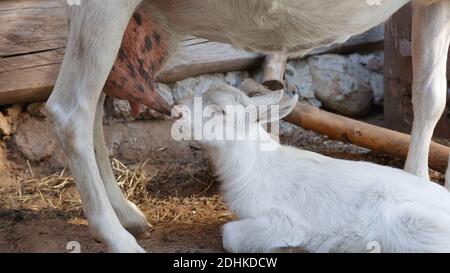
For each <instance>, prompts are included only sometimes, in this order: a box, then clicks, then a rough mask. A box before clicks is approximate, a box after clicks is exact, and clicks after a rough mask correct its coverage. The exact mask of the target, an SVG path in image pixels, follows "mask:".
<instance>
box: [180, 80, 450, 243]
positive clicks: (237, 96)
mask: <svg viewBox="0 0 450 273" xmlns="http://www.w3.org/2000/svg"><path fill="white" fill-rule="evenodd" d="M202 100H203V107H204V108H205V109H206V108H208V111H205V112H208V113H210V115H209V118H203V120H202V118H199V117H195V115H202V113H201V112H198V111H197V112H193V111H194V108H193V104H190V108H191V109H190V110H191V112H192V113H193V114H192V115H187V114H185V115H183V118H182V121H180V122H181V123H182V124H184V126H185V128H194V126H200V127H201V126H203V128H204V130H203V133H205V132H206V129H207V128H205V127H206V124H209V126H208V128H214V130H218V131H219V132H229V131H230V129H234V130H235V131H236V136H239V137H241V138H242V137H243V136H247V137H246V138H245V139H243V140H242V139H241V140H238V139H237V140H230V139H227V140H223V139H222V140H221V139H216V140H214V139H209V140H208V141H200V143H202V144H203V145H205V147H206V148H207V150H208V151H209V152H210V154H211V161H212V162H213V164H214V166H215V168H216V170H217V173H218V175H219V178H220V179H221V180H222V183H223V185H222V189H223V194H224V196H225V201H226V203H227V205H228V206H229V208H230V210H231V211H232V212H233V213H235V214H236V215H237V216H238V218H239V221H236V222H231V223H228V224H226V225H225V226H224V227H223V245H224V248H225V249H226V250H227V251H230V252H269V251H273V250H275V249H277V248H282V247H288V246H290V247H300V248H302V249H304V250H306V251H309V252H368V251H369V249H368V245H369V243H371V242H373V241H376V242H378V243H379V244H380V246H381V251H383V252H450V193H449V192H448V191H447V190H446V189H445V188H444V187H441V186H439V185H437V184H434V183H429V182H428V181H427V180H426V179H423V178H419V177H417V176H414V175H411V174H409V173H406V172H405V171H403V170H398V169H393V168H390V167H384V166H379V165H376V164H372V163H366V162H352V161H346V160H337V159H333V158H329V157H325V156H322V155H319V154H316V153H312V152H308V151H303V150H299V149H296V148H293V147H289V146H283V145H280V144H278V143H277V142H275V141H272V142H271V147H270V149H268V147H267V139H270V138H269V136H268V134H267V132H266V131H265V130H264V129H263V127H262V126H261V124H263V123H264V122H266V121H267V120H265V119H264V116H268V117H269V118H270V120H272V119H273V117H274V116H273V115H262V116H258V119H252V118H249V116H252V115H249V114H247V115H246V114H245V112H242V111H241V112H239V111H236V112H234V111H230V109H231V108H225V105H232V106H239V105H240V106H244V107H248V106H249V105H252V104H255V103H257V104H258V105H256V107H261V106H266V105H268V106H269V107H268V109H269V110H264V111H259V112H260V113H267V112H269V113H270V112H272V110H271V108H272V107H274V106H277V105H280V107H279V108H280V110H279V111H280V115H279V118H283V117H284V116H286V115H287V114H289V112H290V111H291V110H292V109H293V107H294V106H295V104H296V102H297V98H293V99H290V100H284V101H282V102H280V96H279V95H277V96H274V95H273V94H271V95H268V96H262V97H257V98H248V97H247V95H245V94H244V93H243V92H240V91H239V90H237V89H235V88H233V87H230V86H226V85H223V86H219V87H214V88H212V89H211V90H209V91H208V92H207V93H205V94H204V95H203V99H202ZM241 108H242V107H241ZM266 108H267V107H266ZM272 113H273V112H272ZM233 115H234V116H233ZM224 120H234V121H235V122H224ZM257 120H258V122H257ZM195 122H206V123H204V124H205V125H202V124H194V123H195ZM236 124H241V125H242V124H245V125H246V126H245V128H244V127H242V126H241V127H240V126H236V127H234V128H230V127H233V126H235V125H236ZM185 134H186V132H185ZM186 136H187V135H186ZM255 136H257V137H256V138H255Z"/></svg>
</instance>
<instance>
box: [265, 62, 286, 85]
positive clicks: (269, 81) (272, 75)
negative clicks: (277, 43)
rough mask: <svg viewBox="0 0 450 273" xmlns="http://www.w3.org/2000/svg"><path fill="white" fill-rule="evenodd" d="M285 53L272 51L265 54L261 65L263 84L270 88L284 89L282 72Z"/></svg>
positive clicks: (284, 67)
mask: <svg viewBox="0 0 450 273" xmlns="http://www.w3.org/2000/svg"><path fill="white" fill-rule="evenodd" d="M287 59H288V58H287V55H286V54H283V53H273V54H269V55H267V56H266V60H265V62H264V65H263V73H264V77H263V85H264V86H266V87H267V88H269V89H270V90H282V89H284V73H285V72H286V62H287Z"/></svg>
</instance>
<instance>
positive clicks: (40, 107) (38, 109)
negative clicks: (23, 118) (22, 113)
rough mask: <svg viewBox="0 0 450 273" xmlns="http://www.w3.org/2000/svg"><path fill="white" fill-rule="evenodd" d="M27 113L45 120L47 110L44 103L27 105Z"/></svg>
mask: <svg viewBox="0 0 450 273" xmlns="http://www.w3.org/2000/svg"><path fill="white" fill-rule="evenodd" d="M26 110H27V112H28V113H29V114H30V115H31V116H33V117H37V118H46V117H47V109H46V108H45V103H43V102H36V103H32V104H29V105H28V106H27V108H26Z"/></svg>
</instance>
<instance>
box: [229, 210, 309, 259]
mask: <svg viewBox="0 0 450 273" xmlns="http://www.w3.org/2000/svg"><path fill="white" fill-rule="evenodd" d="M304 234H306V233H304V232H302V227H301V225H296V224H294V223H293V222H292V220H291V219H290V218H289V217H288V216H287V215H285V214H284V213H282V212H275V211H273V212H270V213H268V214H267V215H265V216H262V217H258V218H247V219H243V220H239V221H234V222H230V223H227V224H225V225H224V226H223V228H222V237H223V247H224V249H225V250H226V251H228V252H231V253H259V252H263V253H267V252H274V251H277V250H280V249H283V248H288V247H300V246H301V244H302V243H303V240H304Z"/></svg>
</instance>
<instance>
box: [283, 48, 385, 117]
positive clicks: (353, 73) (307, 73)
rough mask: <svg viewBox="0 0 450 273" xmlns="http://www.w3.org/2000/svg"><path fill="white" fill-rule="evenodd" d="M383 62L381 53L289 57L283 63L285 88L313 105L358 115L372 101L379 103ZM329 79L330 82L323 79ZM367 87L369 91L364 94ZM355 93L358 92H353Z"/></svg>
mask: <svg viewBox="0 0 450 273" xmlns="http://www.w3.org/2000/svg"><path fill="white" fill-rule="evenodd" d="M383 64H384V55H383V53H382V52H375V53H371V54H366V55H361V54H352V55H348V56H343V55H335V54H324V55H317V56H312V57H309V58H308V59H306V60H290V61H289V62H288V64H287V66H286V89H287V92H292V93H296V94H298V95H299V96H300V98H301V99H303V100H306V101H308V102H309V103H311V104H312V105H314V106H317V107H320V106H322V104H323V105H324V106H326V107H328V108H329V109H331V110H333V111H336V112H338V113H341V114H346V115H350V116H361V115H364V113H365V112H367V109H369V108H370V105H372V103H376V104H378V105H382V104H383V96H384V77H383V74H382V72H383ZM330 80H332V81H334V82H333V83H330V82H327V81H330ZM322 81H325V82H322ZM346 81H347V82H346ZM323 88H328V90H322V89H323ZM340 88H341V90H340V91H337V89H340ZM330 89H334V91H333V92H332V91H331V90H330ZM367 89H369V91H370V92H371V93H372V94H369V95H367V94H368V90H367ZM359 92H361V94H358V95H357V94H356V93H359ZM332 94H334V98H333V95H332ZM365 96H367V97H366V98H365ZM326 100H327V101H326ZM328 100H331V101H328Z"/></svg>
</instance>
